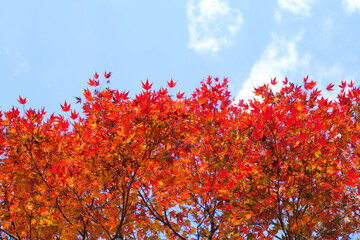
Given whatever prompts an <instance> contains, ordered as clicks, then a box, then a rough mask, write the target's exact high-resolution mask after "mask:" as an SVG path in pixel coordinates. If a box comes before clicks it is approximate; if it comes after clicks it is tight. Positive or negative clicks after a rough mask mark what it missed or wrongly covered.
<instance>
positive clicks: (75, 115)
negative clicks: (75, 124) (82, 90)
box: [70, 110, 79, 120]
mask: <svg viewBox="0 0 360 240" xmlns="http://www.w3.org/2000/svg"><path fill="white" fill-rule="evenodd" d="M78 116H79V113H77V112H76V111H75V110H73V111H71V115H70V117H71V119H73V120H75V119H77V117H78Z"/></svg>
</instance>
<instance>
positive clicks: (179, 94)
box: [176, 92, 185, 99]
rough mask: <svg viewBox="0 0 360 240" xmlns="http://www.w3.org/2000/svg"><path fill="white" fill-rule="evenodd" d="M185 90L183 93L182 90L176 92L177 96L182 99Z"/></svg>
mask: <svg viewBox="0 0 360 240" xmlns="http://www.w3.org/2000/svg"><path fill="white" fill-rule="evenodd" d="M184 94H185V93H184V92H183V93H180V92H178V93H177V94H176V97H177V98H178V99H182V98H184Z"/></svg>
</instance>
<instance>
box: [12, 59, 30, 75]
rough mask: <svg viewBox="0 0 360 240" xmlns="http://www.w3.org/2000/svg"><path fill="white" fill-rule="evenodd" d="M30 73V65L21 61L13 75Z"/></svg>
mask: <svg viewBox="0 0 360 240" xmlns="http://www.w3.org/2000/svg"><path fill="white" fill-rule="evenodd" d="M29 71H30V64H29V63H28V62H27V61H22V62H20V63H19V64H18V65H17V68H16V70H15V73H14V75H15V76H18V75H22V74H25V73H27V72H29Z"/></svg>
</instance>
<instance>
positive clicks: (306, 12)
mask: <svg viewBox="0 0 360 240" xmlns="http://www.w3.org/2000/svg"><path fill="white" fill-rule="evenodd" d="M313 2H314V0H278V4H279V6H280V7H281V8H282V9H284V10H287V11H289V12H292V13H294V14H296V15H300V16H306V17H308V16H310V9H311V5H312V3H313ZM275 17H277V18H279V16H275Z"/></svg>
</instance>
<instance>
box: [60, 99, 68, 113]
mask: <svg viewBox="0 0 360 240" xmlns="http://www.w3.org/2000/svg"><path fill="white" fill-rule="evenodd" d="M60 106H61V109H62V111H63V112H68V111H70V106H71V104H67V103H66V101H65V103H64V105H60Z"/></svg>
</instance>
